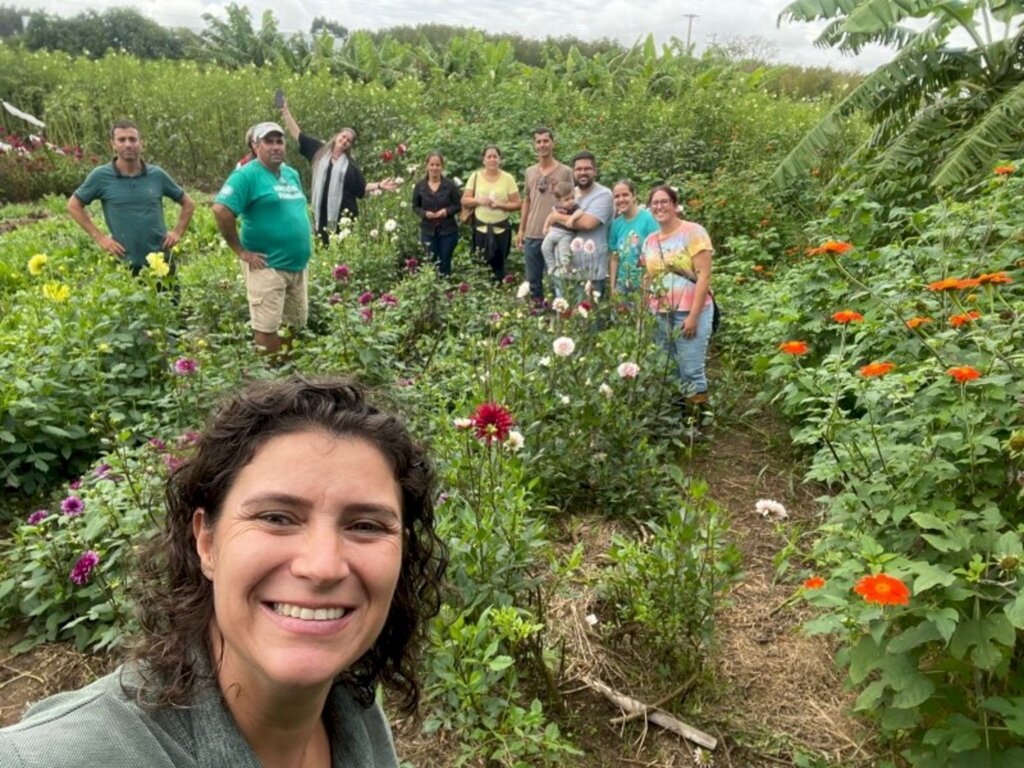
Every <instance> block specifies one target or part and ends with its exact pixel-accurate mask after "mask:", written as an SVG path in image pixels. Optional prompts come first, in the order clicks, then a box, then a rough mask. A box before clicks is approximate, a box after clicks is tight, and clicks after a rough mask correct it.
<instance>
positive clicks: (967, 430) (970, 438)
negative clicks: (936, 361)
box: [960, 383, 976, 496]
mask: <svg viewBox="0 0 1024 768" xmlns="http://www.w3.org/2000/svg"><path fill="white" fill-rule="evenodd" d="M960 404H961V407H962V411H963V420H964V434H965V435H966V436H967V449H968V454H967V455H968V458H969V459H970V461H971V474H970V482H971V495H972V496H973V495H974V492H975V484H974V478H975V472H976V468H975V462H974V429H973V427H972V426H971V423H970V420H969V419H968V418H967V384H966V383H964V384H961V385H960Z"/></svg>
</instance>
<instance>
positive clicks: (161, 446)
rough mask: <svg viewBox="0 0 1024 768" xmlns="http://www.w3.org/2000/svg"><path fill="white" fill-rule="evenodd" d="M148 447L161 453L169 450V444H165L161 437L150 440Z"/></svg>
mask: <svg viewBox="0 0 1024 768" xmlns="http://www.w3.org/2000/svg"><path fill="white" fill-rule="evenodd" d="M147 445H148V446H149V447H150V448H152V449H153V450H154V451H159V452H160V453H163V452H164V451H166V450H167V443H165V442H164V441H163V440H161V439H160V438H159V437H151V438H149V442H148V443H147Z"/></svg>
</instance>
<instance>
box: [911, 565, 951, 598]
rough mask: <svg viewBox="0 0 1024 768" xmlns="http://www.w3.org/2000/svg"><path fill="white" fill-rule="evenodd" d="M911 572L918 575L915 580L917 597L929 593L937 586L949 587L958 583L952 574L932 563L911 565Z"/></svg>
mask: <svg viewBox="0 0 1024 768" xmlns="http://www.w3.org/2000/svg"><path fill="white" fill-rule="evenodd" d="M911 570H912V571H914V572H915V573H916V574H917V578H916V579H915V580H914V594H915V595H920V594H921V593H922V592H927V591H928V590H929V589H931V588H932V587H934V586H937V585H941V586H943V587H948V586H950V585H952V584H953V583H954V582H955V581H956V576H954V575H953V574H952V573H949V572H948V571H946V570H943V569H942V568H939V567H938V566H935V565H932V564H930V563H922V562H915V563H913V564H912V565H911Z"/></svg>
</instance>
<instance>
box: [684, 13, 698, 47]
mask: <svg viewBox="0 0 1024 768" xmlns="http://www.w3.org/2000/svg"><path fill="white" fill-rule="evenodd" d="M683 18H684V19H686V52H687V53H689V52H690V36H691V33H692V32H693V20H694V19H699V18H700V16H698V15H697V14H696V13H684V14H683Z"/></svg>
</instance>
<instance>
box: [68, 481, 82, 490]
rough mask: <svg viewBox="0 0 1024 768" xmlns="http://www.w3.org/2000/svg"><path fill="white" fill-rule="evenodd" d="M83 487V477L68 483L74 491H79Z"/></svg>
mask: <svg viewBox="0 0 1024 768" xmlns="http://www.w3.org/2000/svg"><path fill="white" fill-rule="evenodd" d="M81 487H82V478H78V479H77V480H72V481H71V482H70V483H68V488H70V489H71V490H72V491H77V490H78V489H79V488H81Z"/></svg>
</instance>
